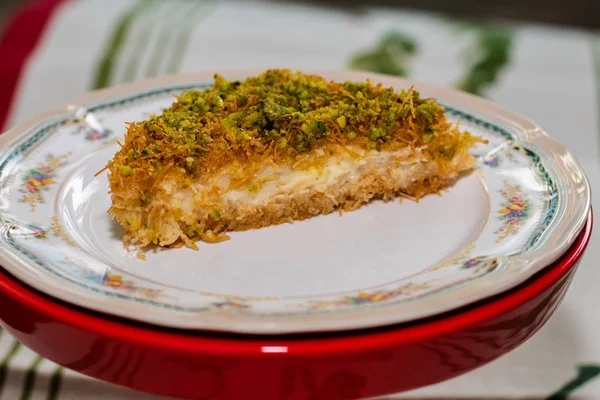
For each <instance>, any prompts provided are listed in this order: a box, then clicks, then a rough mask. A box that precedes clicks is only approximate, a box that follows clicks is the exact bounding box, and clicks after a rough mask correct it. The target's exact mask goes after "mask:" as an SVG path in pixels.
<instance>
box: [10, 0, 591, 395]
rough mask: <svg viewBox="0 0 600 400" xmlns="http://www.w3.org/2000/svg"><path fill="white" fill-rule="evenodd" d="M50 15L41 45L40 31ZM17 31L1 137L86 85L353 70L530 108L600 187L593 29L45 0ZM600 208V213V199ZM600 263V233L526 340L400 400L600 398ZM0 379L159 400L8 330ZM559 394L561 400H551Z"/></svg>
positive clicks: (421, 16) (13, 22) (66, 391)
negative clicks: (261, 70) (89, 373)
mask: <svg viewBox="0 0 600 400" xmlns="http://www.w3.org/2000/svg"><path fill="white" fill-rule="evenodd" d="M267 5H268V7H267ZM44 21H46V25H45V26H44V29H42V30H40V33H39V38H38V37H37V33H36V26H37V25H35V24H38V25H39V24H41V23H42V22H44ZM7 23H8V25H7V27H8V28H7V30H6V31H5V33H4V37H2V36H0V60H3V62H2V63H0V76H2V77H3V78H2V80H0V105H1V104H9V103H10V105H11V106H10V107H4V108H3V109H0V131H1V130H2V129H3V128H8V127H10V126H12V125H14V124H15V123H17V122H19V121H22V120H23V119H25V118H27V117H30V116H33V115H35V114H37V113H39V112H41V111H43V110H45V109H47V108H50V107H53V106H57V105H60V104H63V103H66V102H67V101H69V100H70V99H72V98H73V97H76V96H77V95H80V94H82V93H85V92H86V91H88V90H90V89H95V88H100V87H106V86H110V85H114V84H118V83H120V82H125V81H132V80H139V79H143V78H146V77H150V76H155V75H161V74H165V73H173V72H193V71H199V70H221V69H228V68H236V67H237V68H239V67H240V66H242V65H241V64H243V66H244V67H270V66H286V67H290V68H335V69H339V68H345V67H351V66H354V67H360V68H364V69H369V70H374V71H377V72H385V73H390V74H397V75H404V76H408V77H410V78H411V79H414V80H418V81H424V82H429V83H434V84H441V85H447V86H455V87H460V88H463V89H466V90H469V91H471V92H474V93H477V94H480V95H482V96H484V97H487V98H489V99H492V100H494V101H495V102H497V103H499V104H500V105H501V106H503V107H505V108H508V109H510V110H513V111H516V112H519V113H521V114H524V115H526V116H528V117H529V118H531V119H533V120H535V121H536V122H538V123H540V124H541V125H542V126H543V127H544V128H545V129H546V130H548V131H549V132H550V133H551V134H552V135H553V136H554V137H556V138H557V139H558V140H560V141H562V142H563V143H565V144H566V145H567V146H568V147H569V148H570V149H571V150H572V151H573V152H574V154H575V155H576V156H577V158H578V159H579V161H580V162H581V164H582V165H583V167H584V170H585V171H586V173H587V176H588V178H589V179H590V182H591V184H592V188H593V187H596V186H597V185H600V168H599V167H600V163H599V161H600V159H599V150H600V147H599V143H598V142H599V136H600V130H599V126H598V120H599V118H598V117H599V110H600V107H599V105H598V100H597V99H598V95H599V94H600V36H598V34H595V33H592V32H588V31H584V30H577V29H565V28H560V27H553V26H547V25H546V26H540V25H538V26H536V25H523V24H518V25H503V26H496V25H489V24H468V23H464V22H463V21H459V20H453V19H449V18H445V17H441V16H437V15H433V14H426V13H419V12H409V11H398V10H391V9H384V8H368V9H364V8H363V9H362V10H361V11H360V12H357V11H356V10H355V9H348V10H344V9H343V8H326V7H314V6H303V5H298V4H287V3H281V4H272V3H260V2H257V1H248V2H241V1H238V2H232V1H225V2H219V3H218V4H217V2H216V1H215V0H197V1H194V2H189V1H185V0H172V1H169V2H159V1H152V0H148V1H144V0H80V1H76V0H71V1H68V2H61V1H60V0H39V1H37V2H34V4H33V6H31V7H29V8H27V9H25V11H24V13H21V14H19V15H17V16H15V17H14V18H11V19H8V20H7ZM11 32H12V34H11ZM15 32H16V33H19V32H21V35H22V36H15V35H14V34H15ZM23 32H25V33H23ZM36 39H37V40H36ZM406 41H410V42H412V43H413V44H414V51H411V50H410V48H408V47H406V46H405V45H404V43H406ZM26 47H31V51H30V52H27V51H22V48H26ZM102 62H103V63H104V64H103V65H104V68H101V64H102ZM106 66H108V67H106ZM9 77H10V79H9ZM482 77H489V79H482ZM13 80H14V82H16V84H14V85H13V84H11V82H12V81H13ZM3 102H4V103H3ZM3 110H4V112H3ZM594 207H595V209H596V210H599V209H600V203H599V202H598V200H596V199H594ZM599 256H600V239H598V238H597V237H596V236H593V237H592V240H591V243H590V246H589V249H588V252H587V255H586V257H585V259H584V261H583V263H582V265H581V267H580V268H579V271H578V275H577V276H576V278H575V280H574V282H573V285H572V288H571V291H570V293H568V295H567V298H566V299H565V302H564V303H563V305H562V306H561V307H560V308H559V310H558V311H557V312H556V314H555V315H554V316H553V317H552V318H551V320H550V321H549V322H548V324H547V325H546V326H545V327H544V328H543V329H542V330H541V331H540V332H539V333H538V334H536V335H535V336H534V337H533V338H532V339H531V340H529V341H528V342H527V343H525V344H524V345H523V346H521V347H520V348H518V349H516V350H515V351H513V352H511V353H510V354H508V355H507V356H505V357H502V358H501V359H499V360H496V361H494V362H492V363H491V364H489V365H487V366H485V367H483V368H481V369H479V370H476V371H473V372H471V373H469V374H466V375H464V376H461V377H459V378H456V379H454V380H451V381H448V382H444V383H442V384H439V385H434V386H431V387H427V388H423V389H420V390H417V391H414V392H411V393H405V394H402V395H397V396H394V397H393V398H406V399H423V400H425V399H427V400H433V399H454V400H457V399H490V400H491V399H509V398H510V399H539V400H541V399H559V398H565V396H566V395H567V394H568V395H570V397H569V398H574V399H576V398H579V399H584V398H585V399H592V398H599V399H600V378H599V379H596V378H598V377H600V340H599V338H600V322H599V319H598V317H597V314H596V311H595V309H596V308H597V307H596V305H597V304H598V303H599V302H600V291H599V290H597V287H596V283H597V282H599V281H600V270H598V269H596V266H597V260H598V257H599ZM0 372H1V374H0V399H2V400H5V399H7V400H12V399H18V398H22V399H46V398H54V399H61V400H64V399H83V400H85V399H95V398H98V399H100V398H114V399H152V398H155V397H153V396H149V395H145V394H140V393H135V392H132V391H129V390H126V389H122V388H117V387H114V386H111V385H108V384H105V383H102V382H98V381H95V380H92V379H90V378H87V377H83V376H81V375H79V374H76V373H74V372H71V371H65V370H63V369H61V368H59V367H58V366H56V365H55V364H53V363H52V362H50V361H48V360H44V359H42V358H41V357H39V356H37V355H36V354H34V353H33V352H31V351H29V350H28V349H26V348H24V347H23V346H20V345H19V344H18V343H17V342H15V341H14V340H13V339H12V338H11V337H10V336H9V335H8V334H7V333H6V332H2V331H0ZM2 376H4V377H5V379H3V378H2ZM32 377H33V379H32ZM561 390H562V391H561ZM557 393H563V394H564V396H563V397H560V396H558V397H556V396H554V397H552V396H553V395H555V394H557Z"/></svg>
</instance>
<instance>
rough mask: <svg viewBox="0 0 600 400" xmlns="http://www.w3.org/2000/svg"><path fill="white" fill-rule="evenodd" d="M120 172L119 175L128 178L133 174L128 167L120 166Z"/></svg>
mask: <svg viewBox="0 0 600 400" xmlns="http://www.w3.org/2000/svg"><path fill="white" fill-rule="evenodd" d="M119 170H120V171H121V175H124V176H129V175H131V173H132V172H133V169H132V168H131V167H130V166H129V165H121V168H120V169H119Z"/></svg>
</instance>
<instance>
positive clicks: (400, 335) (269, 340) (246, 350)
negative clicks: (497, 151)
mask: <svg viewBox="0 0 600 400" xmlns="http://www.w3.org/2000/svg"><path fill="white" fill-rule="evenodd" d="M592 226H593V216H592V211H591V210H590V213H589V217H588V221H587V223H586V225H585V227H584V229H583V230H582V232H581V233H580V234H579V236H578V237H577V239H576V241H575V243H574V244H573V245H572V246H571V248H570V249H569V250H568V251H567V252H566V253H565V255H563V257H561V258H560V259H559V260H558V261H557V262H555V263H554V264H553V265H552V266H550V267H548V268H546V269H545V270H544V271H543V272H541V273H540V274H538V275H537V276H535V277H534V278H532V279H530V280H529V281H527V282H526V283H525V284H523V285H521V286H519V287H517V288H515V289H512V290H510V291H508V292H506V293H504V294H502V295H499V296H495V297H493V298H490V299H487V300H483V301H481V302H478V303H476V304H473V305H470V306H467V307H464V308H461V309H458V310H456V311H453V312H451V313H446V314H443V315H440V316H437V317H433V318H429V319H425V320H421V321H415V322H412V323H408V324H406V323H405V324H400V325H395V326H388V327H381V328H376V329H369V330H364V331H348V332H340V333H334V334H332V333H323V334H304V335H300V334H298V335H280V336H273V335H271V336H268V335H260V336H259V335H239V334H228V333H214V332H199V331H184V330H175V329H165V328H160V327H156V326H151V325H146V324H140V323H136V322H133V321H129V320H123V319H119V318H115V317H112V316H109V315H104V314H99V313H96V312H91V311H88V310H85V309H83V308H79V307H77V306H73V305H70V304H67V303H63V302H61V301H57V300H54V299H52V298H50V297H49V296H47V295H45V294H42V293H40V292H38V291H36V290H34V289H32V288H29V287H27V286H25V285H24V284H22V283H21V282H19V281H17V280H15V279H14V278H13V277H11V276H9V275H8V274H7V273H6V272H5V271H4V270H2V269H1V268H0V290H2V291H3V292H5V293H6V294H7V295H9V296H11V297H12V298H13V299H15V300H16V301H18V302H20V303H21V304H23V305H25V306H26V307H27V308H28V309H35V310H36V311H38V312H40V313H42V314H43V315H44V316H46V317H47V318H49V319H50V320H52V321H55V322H57V323H61V324H63V325H67V326H71V327H72V328H77V329H80V330H84V331H88V332H93V333H95V334H96V335H100V336H102V337H105V338H110V339H111V340H114V341H118V342H135V343H137V344H140V345H146V346H150V347H158V348H162V349H165V350H167V351H168V350H173V351H182V350H183V351H186V352H191V353H196V354H210V355H222V356H257V355H260V354H264V355H265V356H277V355H279V356H283V355H285V354H288V355H291V354H293V355H296V356H298V355H299V356H310V355H320V356H323V355H327V354H340V353H347V352H354V351H357V350H359V349H360V350H362V351H364V350H369V349H378V348H386V347H388V346H397V345H398V344H402V343H410V342H419V341H422V340H424V339H428V338H431V337H435V336H440V335H444V334H447V333H449V332H453V331H457V330H461V329H465V328H468V327H469V326H473V325H476V324H480V323H482V322H484V321H486V320H489V319H492V318H494V317H496V316H498V315H501V314H504V313H506V312H509V311H510V310H512V309H514V308H516V307H518V306H519V305H521V304H523V303H525V302H527V301H529V300H531V299H533V298H535V297H536V296H538V295H540V294H541V293H542V292H544V291H545V290H547V289H549V288H550V287H552V286H553V285H554V284H555V283H556V282H558V281H559V280H560V279H561V278H563V277H564V276H565V275H566V274H567V273H568V272H569V271H570V270H571V269H572V268H573V267H574V266H575V265H577V261H578V260H579V259H580V257H581V256H582V254H583V252H584V251H585V249H586V247H587V245H588V243H589V240H590V237H591V233H592Z"/></svg>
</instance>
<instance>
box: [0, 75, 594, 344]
mask: <svg viewBox="0 0 600 400" xmlns="http://www.w3.org/2000/svg"><path fill="white" fill-rule="evenodd" d="M260 72H261V71H257V70H254V71H231V72H222V74H223V75H224V76H226V77H230V78H243V77H245V76H249V75H256V74H258V73H260ZM305 72H316V73H318V74H320V75H322V76H325V77H326V78H328V79H334V80H348V79H349V80H365V79H367V78H369V79H371V80H372V81H373V82H381V83H383V84H384V85H385V86H393V87H395V88H397V89H400V88H407V87H408V86H409V85H411V84H412V83H411V82H409V81H406V80H403V79H400V78H392V77H386V76H380V75H374V74H368V73H361V72H347V71H346V72H333V71H305ZM212 75H213V74H212V73H202V74H195V75H187V76H181V75H180V76H173V77H164V78H159V79H155V80H151V81H146V82H141V83H134V84H129V85H124V86H120V87H117V88H113V89H108V90H104V91H100V92H94V93H91V94H89V95H87V96H84V97H82V98H81V99H79V100H77V101H74V102H73V103H71V104H70V105H68V106H66V107H63V108H60V109H57V110H55V111H50V112H48V113H46V114H44V115H41V116H39V117H37V118H35V119H33V120H31V121H28V122H25V123H23V124H21V125H20V126H18V127H16V128H14V129H12V130H11V131H9V132H7V133H5V134H3V135H2V136H0V145H2V150H1V153H0V196H1V198H2V203H1V205H0V217H1V218H2V227H1V235H0V263H1V264H2V266H3V267H5V268H6V269H7V270H8V271H9V272H10V273H12V274H14V275H15V276H16V277H18V278H19V279H21V280H23V281H24V282H26V283H27V284H29V285H31V286H33V287H35V288H36V289H38V290H40V291H42V292H45V293H46V294H48V295H51V296H53V297H55V298H59V299H61V300H64V301H67V302H69V303H72V304H75V305H78V306H81V307H85V308H88V309H92V310H95V311H101V312H105V313H109V314H113V315H117V316H121V317H127V318H131V319H134V320H138V321H143V322H148V323H152V324H157V325H163V326H169V327H178V328H187V329H210V330H220V331H230V332H241V333H261V334H277V333H292V332H294V333H297V332H308V331H339V330H347V329H357V328H367V327H374V326H381V325H388V324H393V323H400V322H406V321H411V320H415V319H420V318H423V317H427V316H432V315H435V314H439V313H442V312H445V311H449V310H452V309H455V308H458V307H461V306H464V305H467V304H469V303H472V302H475V301H478V300H481V299H483V298H486V297H489V296H491V295H495V294H499V293H501V292H503V291H506V290H508V289H510V288H513V287H514V286H516V285H518V284H520V283H522V282H524V281H525V280H527V279H528V278H530V277H531V276H532V275H534V274H535V273H536V272H539V271H540V270H542V269H544V268H545V267H546V266H548V265H549V264H550V263H552V262H553V261H555V260H557V259H558V258H559V257H560V256H561V255H562V254H563V253H564V252H565V251H566V250H567V249H568V248H569V246H570V245H571V244H572V243H573V241H574V240H575V238H576V236H577V234H578V233H579V232H580V231H581V229H582V228H583V226H584V224H585V221H586V217H587V215H588V212H589V209H590V189H589V184H588V182H587V180H586V177H585V175H584V173H583V171H582V170H581V168H580V167H579V165H578V163H577V161H576V160H575V159H574V157H573V156H572V154H571V153H569V151H568V150H567V149H565V148H564V147H563V146H561V145H560V144H559V143H557V142H556V141H555V140H554V139H552V138H551V137H549V136H548V135H547V134H546V133H545V132H544V131H543V130H542V129H541V128H540V127H539V126H537V125H535V124H534V123H532V122H530V121H528V120H526V119H524V118H522V117H520V116H518V115H515V114H513V113H511V112H508V111H505V110H502V109H500V108H499V107H497V106H495V105H493V104H492V103H489V102H488V101H485V100H482V99H480V98H477V97H474V96H470V95H467V94H464V93H460V92H457V91H454V90H452V89H447V88H441V87H435V86H430V85H425V84H419V83H417V84H415V87H416V89H417V90H419V91H421V92H422V93H423V94H424V95H426V96H433V97H436V98H437V99H438V100H439V102H440V103H441V104H443V105H444V106H445V107H446V110H447V113H448V115H449V118H451V119H453V120H457V121H459V123H460V125H461V127H462V128H463V129H466V130H469V131H471V132H472V133H474V134H476V135H480V136H483V137H484V138H486V139H488V141H489V144H487V145H485V146H483V145H482V146H479V147H477V148H476V149H475V150H474V152H473V154H474V156H475V157H476V158H477V160H478V166H477V168H476V170H475V171H473V172H472V173H470V174H468V175H466V176H464V177H462V178H461V179H459V181H458V182H457V183H456V184H455V185H454V186H453V187H452V188H450V189H449V190H447V191H446V192H444V193H443V194H442V195H441V196H428V197H426V198H424V199H422V200H421V201H420V202H419V203H418V204H417V203H412V202H409V201H406V200H405V201H404V202H402V204H400V203H401V202H400V201H393V202H388V203H383V202H373V203H372V204H369V205H368V206H365V207H362V208H361V209H359V210H357V211H354V212H350V213H345V214H343V215H342V216H339V215H338V214H332V215H327V216H319V217H315V218H312V219H310V220H307V221H302V222H295V223H293V224H286V225H280V226H275V227H268V228H263V229H260V230H255V231H248V232H235V233H233V234H232V235H231V240H230V241H227V242H222V243H218V244H204V243H200V250H199V251H194V250H191V249H188V248H179V249H168V250H160V251H151V252H148V253H146V259H145V260H142V259H140V258H138V257H136V253H135V252H133V251H132V252H128V251H127V249H126V248H125V247H124V245H123V243H122V242H121V234H122V232H121V230H120V228H119V226H118V225H117V224H116V223H114V222H113V221H111V220H110V218H109V217H108V215H107V213H106V211H107V209H108V207H109V205H110V198H109V195H108V183H107V179H106V175H105V174H100V175H98V176H95V174H96V172H98V171H100V170H101V169H102V168H103V167H104V165H105V164H106V162H107V160H108V159H110V158H111V157H112V156H113V154H114V153H115V151H116V149H117V147H118V143H117V141H118V140H119V139H120V138H121V137H122V136H123V134H124V131H125V122H126V121H133V120H140V119H144V118H146V117H148V116H149V115H151V114H154V113H157V112H160V111H161V109H162V108H164V107H166V106H168V105H169V104H170V103H171V102H172V101H173V97H172V96H173V94H177V93H179V92H181V91H182V90H183V89H185V88H192V87H197V88H202V87H206V86H207V85H211V84H212Z"/></svg>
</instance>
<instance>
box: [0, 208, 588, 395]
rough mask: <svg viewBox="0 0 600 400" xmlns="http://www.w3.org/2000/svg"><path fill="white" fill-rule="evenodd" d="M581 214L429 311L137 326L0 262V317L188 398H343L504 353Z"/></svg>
mask: <svg viewBox="0 0 600 400" xmlns="http://www.w3.org/2000/svg"><path fill="white" fill-rule="evenodd" d="M592 224H593V223H592V215H591V213H590V217H589V220H588V223H587V225H586V227H585V228H584V230H583V232H582V233H581V234H580V235H579V237H578V239H577V241H576V243H575V244H574V245H573V246H572V247H571V249H569V251H568V252H567V253H566V254H565V255H564V256H563V257H562V258H561V259H560V260H559V261H558V262H556V263H555V264H553V265H552V266H550V267H549V268H547V269H546V270H545V272H543V273H541V274H539V275H537V276H536V277H535V278H533V279H532V280H530V281H528V282H527V283H526V284H524V285H522V286H520V287H518V288H516V289H514V290H512V291H510V292H507V293H505V294H503V295H501V296H497V297H494V298H492V299H489V300H487V301H484V302H481V303H478V304H475V305H472V306H470V307H467V308H464V309H461V310H459V311H456V312H453V313H450V314H445V315H442V316H439V317H437V318H431V319H428V320H424V321H419V322H416V323H413V324H403V325H399V326H394V327H388V328H385V329H377V330H368V331H362V332H354V333H351V334H349V333H345V334H338V335H335V334H334V335H332V334H322V335H303V336H277V337H275V336H262V337H259V336H241V335H225V334H208V333H190V332H185V331H176V330H168V329H162V328H157V327H153V326H147V325H141V324H137V323H134V322H130V321H124V320H118V319H115V318H112V317H109V316H106V315H100V314H95V313H91V312H89V311H87V310H83V309H79V308H75V307H73V306H70V305H67V304H64V303H60V302H57V301H56V300H52V299H50V298H48V297H46V296H45V295H43V294H40V293H38V292H36V291H34V290H32V289H30V288H28V287H26V286H23V285H22V284H21V283H19V282H17V281H15V280H14V279H13V278H12V277H10V276H8V275H6V274H5V273H0V322H1V323H2V325H3V326H5V327H6V329H7V330H8V331H9V332H10V333H11V334H13V335H14V336H15V337H16V338H17V339H18V340H20V341H21V342H23V344H25V345H26V346H28V347H29V348H31V349H32V350H34V351H36V352H38V353H39V354H41V355H43V356H45V357H47V358H49V359H51V360H53V361H56V362H57V363H59V364H62V365H64V366H65V367H67V368H70V369H73V370H76V371H79V372H82V373H84V374H87V375H90V376H93V377H95V378H98V379H102V380H105V381H108V382H112V383H116V384H119V385H123V386H128V387H130V388H134V389H139V390H143V391H147V392H151V393H155V394H162V395H168V396H175V397H182V398H190V399H192V398H193V399H215V398H219V399H245V400H246V399H259V400H269V399H286V400H294V399H303V400H309V399H310V400H317V399H318V400H321V399H322V400H342V399H354V398H360V397H371V396H380V395H384V394H389V393H395V392H401V391H405V390H409V389H415V388H418V387H421V386H425V385H429V384H433V383H437V382H440V381H443V380H446V379H449V378H452V377H455V376H458V375H460V374H463V373H465V372H468V371H470V370H472V369H474V368H477V367H480V366H482V365H484V364H486V363H487V362H489V361H491V360H493V359H495V358H497V357H499V356H501V355H503V354H505V353H507V352H508V351H510V350H512V349H514V348H515V347H517V346H518V345H519V344H521V343H523V342H524V341H525V340H527V339H528V338H529V337H531V335H533V334H534V333H535V332H536V331H537V330H538V329H539V328H540V327H541V326H542V325H543V324H544V323H545V322H546V321H547V320H548V318H549V317H550V315H552V313H553V312H554V311H555V310H556V308H557V307H558V305H559V304H560V302H561V300H562V299H563V297H564V295H565V293H566V291H567V288H568V287H569V283H570V281H571V279H572V278H573V276H574V274H575V270H576V267H577V265H578V264H579V261H580V260H581V256H582V254H583V252H584V251H585V248H586V246H587V244H588V242H589V239H590V235H591V232H592Z"/></svg>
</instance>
